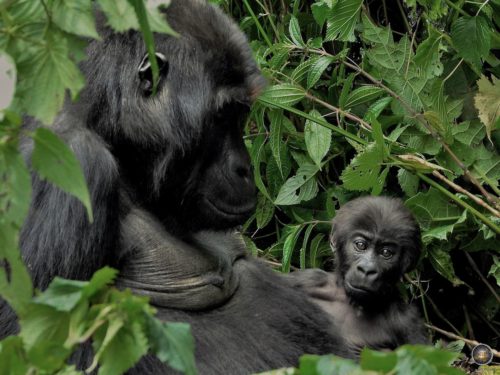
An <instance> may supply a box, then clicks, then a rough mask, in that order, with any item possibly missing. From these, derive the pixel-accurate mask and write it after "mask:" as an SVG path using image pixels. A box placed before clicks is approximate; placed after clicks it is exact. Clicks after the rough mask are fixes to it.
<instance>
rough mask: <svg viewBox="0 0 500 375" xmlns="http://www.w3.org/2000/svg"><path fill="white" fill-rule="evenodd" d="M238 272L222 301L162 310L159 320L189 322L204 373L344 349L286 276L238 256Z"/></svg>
mask: <svg viewBox="0 0 500 375" xmlns="http://www.w3.org/2000/svg"><path fill="white" fill-rule="evenodd" d="M235 272H237V273H239V275H240V283H239V287H238V289H237V290H236V292H235V293H234V295H233V297H232V298H231V299H230V300H229V301H228V302H227V303H226V304H224V305H223V306H220V307H218V308H216V309H212V310H209V311H199V312H185V311H176V310H168V309H161V310H159V312H158V317H159V318H160V319H161V320H165V321H183V322H189V323H191V328H192V332H193V334H194V336H195V339H196V357H197V365H198V368H199V371H200V373H202V374H248V373H253V372H259V371H264V370H268V369H271V368H279V367H284V366H292V365H296V364H297V361H298V358H299V357H300V355H302V354H304V353H310V354H327V353H331V352H336V353H338V352H339V351H342V350H343V349H342V347H343V344H342V343H340V342H339V341H340V340H339V339H338V338H336V337H333V336H331V335H330V332H332V326H331V323H330V322H329V320H328V318H327V317H326V316H325V315H324V313H323V312H322V311H320V310H319V309H318V308H317V307H316V306H315V305H313V304H312V303H310V302H308V300H307V299H306V298H304V295H303V294H302V293H301V292H300V291H298V290H296V289H293V288H290V286H289V285H288V284H287V283H286V281H285V279H284V278H283V277H281V276H280V275H276V274H274V273H273V272H272V271H270V270H268V269H267V267H265V266H264V265H262V264H261V263H258V262H256V261H254V260H252V259H245V260H241V261H239V262H237V263H236V264H235ZM339 348H340V349H339ZM346 350H347V349H346ZM346 354H347V353H346ZM147 361H155V360H154V358H148V359H146V360H145V362H146V363H147ZM143 365H144V364H143ZM158 365H160V364H159V363H158ZM137 373H139V372H137Z"/></svg>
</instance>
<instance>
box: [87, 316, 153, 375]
mask: <svg viewBox="0 0 500 375" xmlns="http://www.w3.org/2000/svg"><path fill="white" fill-rule="evenodd" d="M96 336H97V339H96ZM94 340H96V341H94V346H95V347H98V348H99V350H98V351H97V353H96V358H98V360H99V365H100V367H99V371H98V375H121V374H123V373H124V372H125V371H126V370H128V369H129V368H131V367H132V366H133V365H134V364H136V363H137V361H139V359H140V358H141V357H142V356H143V355H144V354H146V353H147V351H148V341H147V339H146V336H145V334H144V332H143V328H142V327H141V324H139V323H138V322H129V324H127V325H123V322H120V321H119V320H118V319H116V318H115V319H113V320H112V321H111V322H110V325H109V326H108V328H107V330H106V331H105V336H104V337H102V336H101V337H99V336H98V335H95V336H94ZM117 358H120V360H119V361H117V360H116V359H117Z"/></svg>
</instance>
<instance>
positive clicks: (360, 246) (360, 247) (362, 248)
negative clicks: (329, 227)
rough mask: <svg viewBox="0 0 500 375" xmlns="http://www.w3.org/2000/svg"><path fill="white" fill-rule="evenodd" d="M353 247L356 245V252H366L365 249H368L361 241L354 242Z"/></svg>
mask: <svg viewBox="0 0 500 375" xmlns="http://www.w3.org/2000/svg"><path fill="white" fill-rule="evenodd" d="M354 245H356V247H357V248H358V250H366V248H367V247H368V245H367V243H366V241H362V240H356V241H354Z"/></svg>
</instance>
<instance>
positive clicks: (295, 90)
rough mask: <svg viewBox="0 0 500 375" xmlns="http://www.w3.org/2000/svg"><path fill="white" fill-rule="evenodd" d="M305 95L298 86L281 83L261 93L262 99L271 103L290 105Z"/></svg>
mask: <svg viewBox="0 0 500 375" xmlns="http://www.w3.org/2000/svg"><path fill="white" fill-rule="evenodd" d="M304 97H305V92H304V90H303V89H302V87H300V86H295V85H291V84H288V83H282V84H279V85H275V86H271V87H269V88H268V89H267V90H266V91H264V93H263V94H262V95H261V98H262V99H265V100H268V101H269V102H271V103H273V104H274V103H276V104H281V105H286V106H291V105H294V104H296V103H298V102H300V101H301V100H302V99H303V98H304Z"/></svg>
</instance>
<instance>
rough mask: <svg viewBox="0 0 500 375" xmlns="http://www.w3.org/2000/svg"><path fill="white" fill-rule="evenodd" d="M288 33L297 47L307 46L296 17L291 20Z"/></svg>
mask: <svg viewBox="0 0 500 375" xmlns="http://www.w3.org/2000/svg"><path fill="white" fill-rule="evenodd" d="M288 31H289V32H290V37H291V38H292V41H293V43H294V44H295V45H297V46H305V43H304V40H303V39H302V34H301V32H300V25H299V21H298V20H297V18H296V17H295V16H292V17H291V18H290V25H289V26H288Z"/></svg>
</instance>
